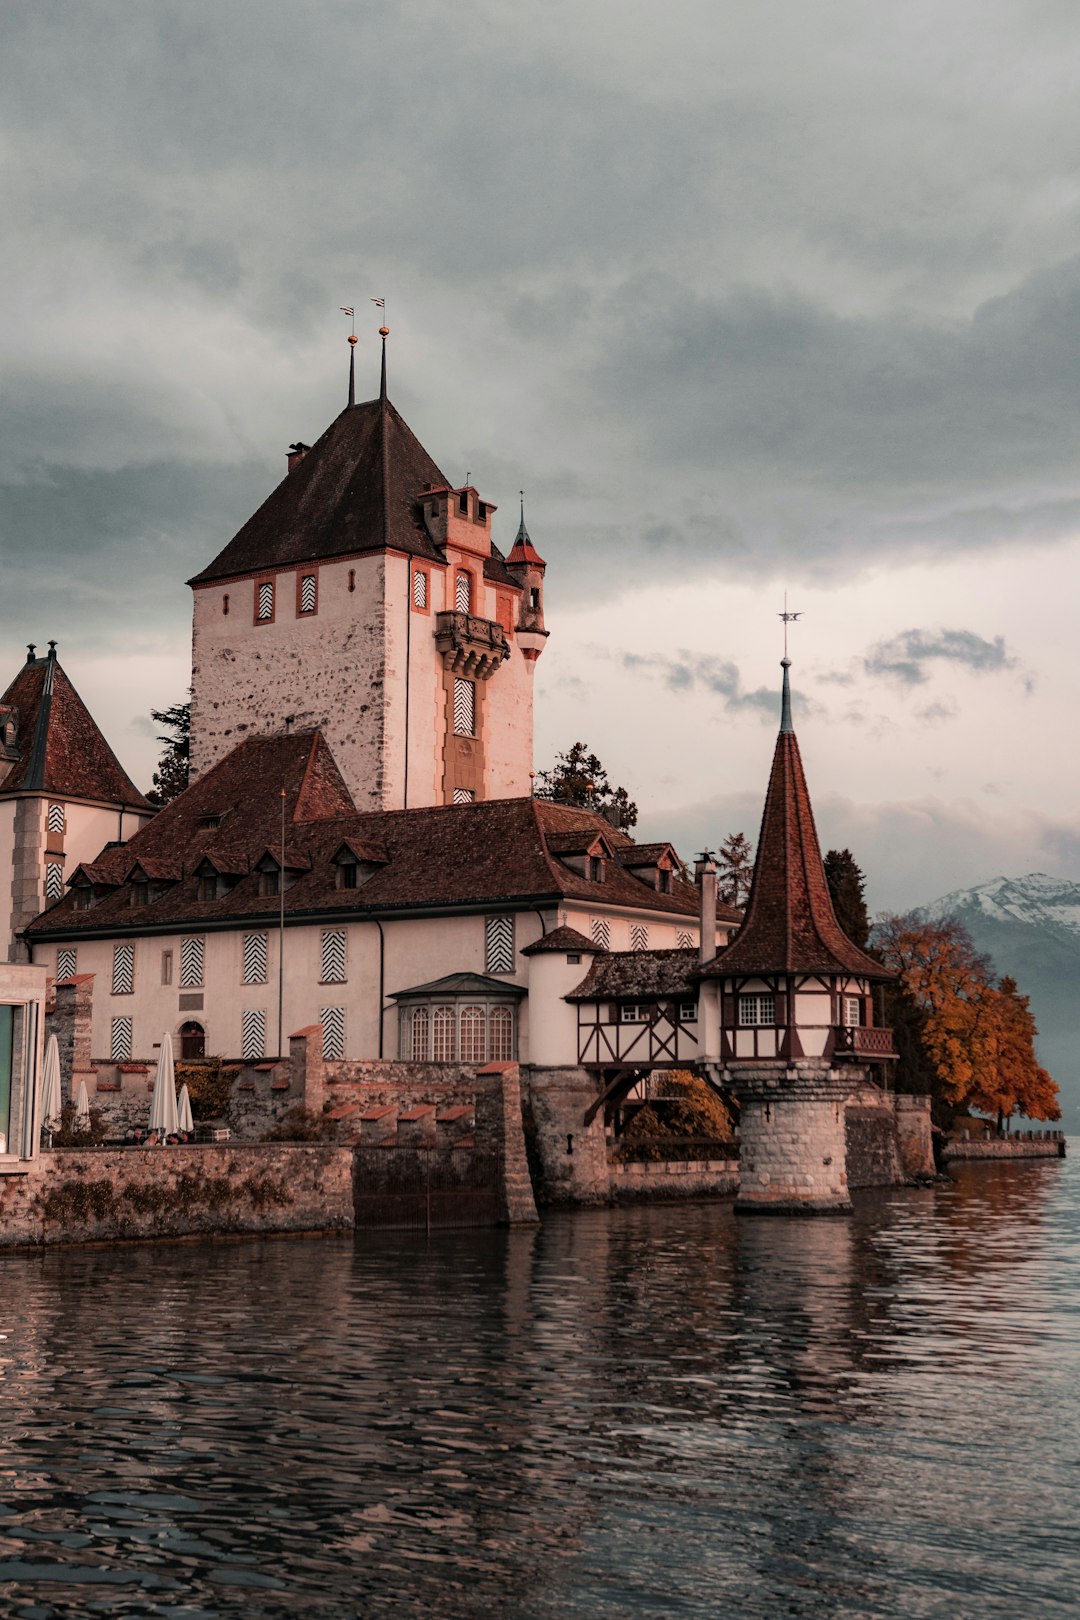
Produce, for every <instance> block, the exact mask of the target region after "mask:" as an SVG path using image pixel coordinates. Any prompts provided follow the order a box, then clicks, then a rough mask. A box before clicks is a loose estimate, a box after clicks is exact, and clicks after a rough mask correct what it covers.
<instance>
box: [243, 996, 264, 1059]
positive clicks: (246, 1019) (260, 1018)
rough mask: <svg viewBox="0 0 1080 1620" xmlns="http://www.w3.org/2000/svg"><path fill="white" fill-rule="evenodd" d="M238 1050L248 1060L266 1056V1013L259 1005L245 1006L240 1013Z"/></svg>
mask: <svg viewBox="0 0 1080 1620" xmlns="http://www.w3.org/2000/svg"><path fill="white" fill-rule="evenodd" d="M240 1050H241V1054H242V1056H243V1057H245V1058H247V1059H248V1060H249V1061H250V1059H252V1058H261V1057H265V1056H266V1014H265V1013H264V1012H263V1010H262V1008H261V1007H245V1008H244V1009H243V1011H242V1012H241V1014H240Z"/></svg>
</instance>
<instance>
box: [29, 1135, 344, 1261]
mask: <svg viewBox="0 0 1080 1620" xmlns="http://www.w3.org/2000/svg"><path fill="white" fill-rule="evenodd" d="M352 1225H353V1185H352V1153H351V1152H350V1151H349V1150H348V1149H347V1148H339V1147H332V1146H331V1147H323V1146H317V1147H309V1146H301V1145H299V1144H295V1145H294V1144H288V1145H284V1144H282V1145H278V1144H274V1145H272V1146H269V1145H268V1146H262V1147H260V1146H244V1145H241V1146H236V1145H233V1144H232V1143H230V1144H228V1145H221V1146H218V1145H215V1146H210V1145H206V1146H202V1145H200V1146H187V1147H172V1148H132V1147H128V1148H96V1149H94V1148H89V1149H62V1150H59V1151H57V1152H55V1153H42V1154H41V1155H40V1157H39V1158H38V1159H36V1160H34V1161H33V1163H32V1165H31V1167H30V1169H29V1171H28V1173H27V1174H25V1175H17V1176H15V1175H9V1176H3V1177H0V1248H12V1247H24V1246H27V1245H34V1244H52V1243H102V1242H116V1241H118V1240H124V1239H139V1238H141V1239H154V1238H175V1237H191V1236H196V1235H198V1236H214V1235H223V1234H227V1233H234V1232H235V1233H252V1234H253V1233H275V1232H326V1231H337V1232H346V1231H349V1230H351V1228H352Z"/></svg>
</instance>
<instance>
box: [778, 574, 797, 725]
mask: <svg viewBox="0 0 1080 1620" xmlns="http://www.w3.org/2000/svg"><path fill="white" fill-rule="evenodd" d="M779 617H780V618H781V619H782V620H783V621H784V656H783V658H781V660H780V668H781V669H782V670H783V671H784V690H783V694H782V696H781V698H780V731H781V733H783V732H791V731H794V730H795V727H794V725H793V724H792V720H791V680H790V678H789V676H788V671H789V669H790V668H791V659H790V658H789V657H788V650H787V627H788V625H789V624H794V623H795V622H796V620H798V619H801V618H802V609H800V610H799V612H798V613H789V612H788V605H787V591H785V592H784V611H783V613H781V614H780V615H779Z"/></svg>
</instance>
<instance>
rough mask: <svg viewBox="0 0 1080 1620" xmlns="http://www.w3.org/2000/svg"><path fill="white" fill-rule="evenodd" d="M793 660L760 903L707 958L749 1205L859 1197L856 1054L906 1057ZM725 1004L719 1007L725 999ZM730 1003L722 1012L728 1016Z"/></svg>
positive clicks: (825, 1204) (829, 1205)
mask: <svg viewBox="0 0 1080 1620" xmlns="http://www.w3.org/2000/svg"><path fill="white" fill-rule="evenodd" d="M789 669H790V660H789V659H788V658H784V660H783V671H784V682H783V697H782V702H781V719H780V734H779V736H778V738H777V741H776V752H775V754H774V756H773V766H772V774H771V776H770V778H769V788H768V792H767V794H766V797H765V810H764V813H763V815H762V820H761V832H760V835H759V838H758V848H757V859H756V862H755V865H754V877H753V882H752V885H751V889H750V898H749V901H748V903H747V908H746V915H745V918H744V921H743V925H742V927H741V928H740V929H739V931H738V933H737V934H736V936H735V938H734V940H733V941H732V943H731V944H730V945H728V946H727V947H726V949H724V950H723V951H721V952H720V953H719V954H718V955H717V956H715V957H714V958H713V959H712V961H711V962H706V963H705V964H704V965H703V966H702V968H701V969H700V978H701V980H702V997H703V999H704V1000H706V1001H708V1000H709V999H711V1000H712V1001H713V1008H712V1017H711V1018H710V1017H706V1019H705V1020H704V1023H705V1027H706V1030H707V1031H710V1032H711V1031H718V1035H717V1036H716V1037H715V1038H717V1039H718V1042H719V1052H718V1053H716V1054H715V1055H714V1054H711V1053H710V1054H707V1056H709V1057H713V1056H714V1057H715V1060H717V1061H715V1068H716V1069H719V1070H720V1071H721V1072H722V1074H723V1078H724V1080H725V1082H726V1083H727V1084H729V1085H730V1086H731V1088H732V1090H733V1091H734V1092H735V1094H736V1095H737V1096H738V1097H739V1099H740V1103H741V1107H742V1143H743V1146H742V1157H743V1162H742V1169H741V1182H740V1194H739V1205H740V1207H741V1208H744V1209H745V1208H756V1207H761V1206H765V1207H776V1206H778V1205H779V1206H781V1207H785V1208H786V1207H791V1208H798V1209H807V1210H815V1209H837V1208H840V1209H842V1208H846V1207H847V1206H848V1193H847V1181H846V1174H845V1148H844V1123H845V1103H846V1100H847V1097H848V1096H849V1095H850V1093H851V1092H852V1091H853V1089H854V1088H855V1087H856V1086H857V1085H858V1083H859V1082H860V1081H862V1080H863V1079H864V1078H865V1073H866V1072H865V1070H863V1069H862V1068H856V1067H855V1066H856V1065H863V1064H867V1063H880V1062H883V1061H886V1060H888V1059H889V1058H891V1057H894V1056H895V1053H894V1052H893V1045H892V1034H891V1031H889V1030H887V1029H882V1028H879V1027H875V1026H874V1022H873V1001H872V997H871V987H872V984H873V982H874V981H875V980H879V979H885V978H889V977H891V975H890V974H889V973H888V971H887V970H886V969H884V968H883V967H882V966H881V964H880V963H879V962H875V961H874V960H873V958H871V957H869V956H867V955H866V953H865V952H864V951H862V950H860V949H859V947H858V946H857V945H855V944H854V943H853V942H852V941H851V940H850V939H848V937H847V935H846V934H845V933H844V931H843V929H842V928H841V927H840V924H839V923H838V922H837V920H836V913H835V912H834V910H833V905H832V900H831V898H830V896H829V888H828V884H827V882H826V878H825V869H824V865H823V862H822V859H821V849H820V846H819V844H818V837H817V830H816V828H815V826H814V813H813V809H812V807H811V804H810V794H809V791H808V789H807V786H806V777H805V774H804V772H803V765H802V758H801V756H800V753H799V744H798V740H797V738H796V736H795V730H794V727H793V725H792V720H791V689H790V683H789V675H788V671H789ZM717 1003H718V1006H717ZM717 1012H718V1014H719V1016H718V1017H717Z"/></svg>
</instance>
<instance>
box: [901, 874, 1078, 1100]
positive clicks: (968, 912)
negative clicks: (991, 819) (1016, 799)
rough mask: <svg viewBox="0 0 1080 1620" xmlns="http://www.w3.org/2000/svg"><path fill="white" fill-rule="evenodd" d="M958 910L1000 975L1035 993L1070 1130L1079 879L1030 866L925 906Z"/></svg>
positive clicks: (1044, 1054)
mask: <svg viewBox="0 0 1080 1620" xmlns="http://www.w3.org/2000/svg"><path fill="white" fill-rule="evenodd" d="M922 911H923V914H924V915H925V916H927V917H942V916H945V915H947V914H949V913H952V914H954V915H955V916H957V917H959V919H960V921H961V922H962V923H963V924H964V926H965V927H966V928H967V929H968V930H969V932H970V933H971V936H972V938H973V939H974V941H975V944H976V946H977V947H978V949H979V950H980V951H983V952H985V954H986V955H987V956H988V957H989V958H990V960H991V961H992V962H993V964H994V967H995V968H996V970H997V972H998V973H999V974H1005V973H1008V974H1010V975H1011V976H1012V977H1013V978H1014V979H1015V980H1016V982H1017V984H1018V986H1019V988H1020V990H1021V992H1022V993H1023V994H1024V995H1027V996H1030V997H1031V1010H1032V1012H1033V1013H1034V1014H1035V1019H1036V1022H1037V1024H1038V1026H1039V1042H1038V1050H1039V1058H1040V1060H1041V1061H1042V1062H1043V1063H1044V1064H1045V1065H1046V1067H1047V1068H1048V1069H1049V1070H1050V1073H1051V1074H1052V1075H1053V1076H1054V1079H1055V1080H1056V1081H1057V1082H1058V1085H1059V1086H1060V1087H1061V1104H1062V1111H1063V1113H1064V1115H1065V1119H1064V1123H1065V1126H1066V1129H1069V1128H1070V1127H1071V1129H1072V1130H1073V1131H1075V1130H1076V1129H1077V1128H1078V1127H1080V883H1074V882H1071V881H1070V880H1069V879H1067V878H1052V877H1047V875H1046V873H1045V872H1031V873H1030V874H1029V875H1028V876H1027V877H1021V878H1005V877H1000V878H993V879H991V881H990V882H989V883H979V884H976V886H975V887H974V888H973V889H957V890H956V891H955V893H953V894H947V895H944V896H943V897H942V899H940V900H935V901H933V902H932V904H930V905H928V906H924V907H922Z"/></svg>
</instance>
